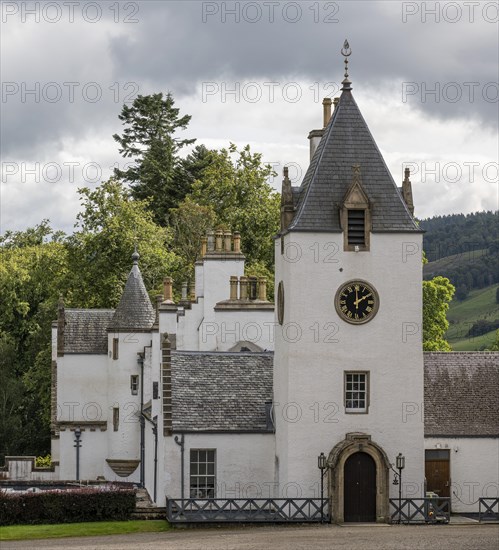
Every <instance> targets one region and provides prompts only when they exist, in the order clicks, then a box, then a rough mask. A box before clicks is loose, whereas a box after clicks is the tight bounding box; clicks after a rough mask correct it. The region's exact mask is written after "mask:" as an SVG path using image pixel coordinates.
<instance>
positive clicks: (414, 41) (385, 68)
mask: <svg viewBox="0 0 499 550" xmlns="http://www.w3.org/2000/svg"><path fill="white" fill-rule="evenodd" d="M272 4H275V3H272V2H263V3H260V6H265V5H267V7H266V8H265V9H264V8H263V7H261V9H260V11H258V9H257V3H256V2H183V3H177V2H167V3H161V4H160V3H157V2H145V3H141V12H140V23H139V24H137V25H136V27H135V28H134V29H133V32H131V33H130V34H129V35H128V36H126V37H118V38H115V39H113V40H112V41H111V52H112V56H113V60H114V62H115V68H116V71H117V74H119V75H121V77H122V78H124V77H125V76H127V77H130V76H131V77H132V78H134V79H136V80H138V81H140V80H142V79H147V80H149V81H151V80H152V81H156V82H158V84H162V85H163V86H166V87H168V89H170V90H172V91H173V92H174V93H176V94H177V95H179V94H189V93H192V91H193V88H194V83H195V82H196V81H198V82H199V81H220V80H223V79H226V80H227V82H228V84H230V83H233V82H235V81H238V80H242V79H246V80H247V79H263V78H264V79H269V80H273V81H279V80H281V81H282V80H283V79H289V78H291V77H296V76H298V77H302V78H304V79H309V80H311V81H318V80H319V81H325V82H329V81H338V80H341V78H342V69H343V66H342V58H341V56H340V54H339V50H340V48H341V46H342V44H343V40H344V38H345V37H348V39H349V41H350V44H351V46H352V48H353V51H354V53H353V55H352V57H351V76H352V79H353V80H354V84H355V85H356V86H357V87H358V86H362V85H364V86H367V85H371V86H374V87H376V86H377V85H378V84H379V83H381V82H383V81H386V80H388V79H390V80H392V81H393V82H394V86H397V87H398V88H399V92H400V97H401V101H405V102H407V103H408V104H410V105H411V106H413V107H416V108H419V109H422V110H423V111H426V112H428V114H431V115H433V116H438V117H443V118H458V117H462V116H471V117H480V118H481V119H482V121H483V122H486V123H488V124H495V123H496V119H497V106H498V103H497V81H498V35H497V27H496V25H495V24H494V21H495V20H496V19H495V18H496V16H497V11H494V9H493V6H492V8H491V9H489V10H488V11H486V12H483V11H482V9H483V8H482V6H478V8H477V7H476V6H475V7H474V8H473V6H468V7H466V6H464V5H463V6H462V7H461V8H459V9H460V10H461V12H459V11H458V10H457V9H454V11H452V9H451V8H452V6H451V5H450V4H456V2H453V3H446V2H439V3H437V4H438V6H439V9H440V13H438V14H436V15H434V16H432V15H431V13H429V9H430V7H429V6H430V5H431V4H432V3H431V2H426V3H423V4H427V5H428V7H427V8H425V9H426V10H427V11H428V13H426V12H425V13H423V8H422V7H420V6H419V7H418V5H416V3H415V2H393V1H385V2H281V3H280V4H279V6H277V7H276V6H273V9H274V11H273V16H272V17H273V21H272V22H271V21H270V17H271V16H270V13H271V5H272ZM465 4H466V3H465ZM467 4H473V3H467ZM489 4H494V3H489ZM224 5H225V8H224ZM286 6H287V8H286V9H285V7H286ZM446 6H447V7H446ZM297 7H298V8H299V10H300V11H298V8H297ZM472 8H473V9H472ZM459 14H461V15H460V17H459V21H456V22H453V21H454V20H455V19H456V18H457V17H458V16H459ZM237 17H238V18H239V22H236V18H237ZM258 17H260V19H259V20H257V19H258ZM437 17H438V19H439V21H438V22H436V21H435V19H436V18H437ZM327 18H330V19H336V20H338V22H337V23H333V22H330V23H327V22H325V19H327ZM294 19H296V22H294V23H292V22H290V21H292V20H294ZM252 20H254V21H255V22H253V23H251V22H249V21H252Z"/></svg>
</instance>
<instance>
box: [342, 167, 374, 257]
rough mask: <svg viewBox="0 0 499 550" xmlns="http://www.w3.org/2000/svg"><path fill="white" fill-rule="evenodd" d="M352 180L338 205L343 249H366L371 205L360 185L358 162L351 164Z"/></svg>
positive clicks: (368, 241) (357, 250) (358, 250)
mask: <svg viewBox="0 0 499 550" xmlns="http://www.w3.org/2000/svg"><path fill="white" fill-rule="evenodd" d="M352 171H353V180H352V183H351V184H350V186H349V187H348V189H347V191H346V193H345V196H344V197H343V201H342V203H341V206H340V224H341V228H342V230H343V250H345V251H351V252H360V251H368V250H369V243H370V235H371V207H370V202H369V197H368V195H367V193H366V191H365V189H364V187H363V185H362V180H361V173H360V164H354V165H353V166H352Z"/></svg>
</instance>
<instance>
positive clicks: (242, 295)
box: [239, 276, 248, 300]
mask: <svg viewBox="0 0 499 550" xmlns="http://www.w3.org/2000/svg"><path fill="white" fill-rule="evenodd" d="M239 299H240V300H247V299H248V277H244V276H243V277H239Z"/></svg>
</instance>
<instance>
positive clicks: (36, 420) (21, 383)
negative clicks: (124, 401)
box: [0, 221, 68, 455]
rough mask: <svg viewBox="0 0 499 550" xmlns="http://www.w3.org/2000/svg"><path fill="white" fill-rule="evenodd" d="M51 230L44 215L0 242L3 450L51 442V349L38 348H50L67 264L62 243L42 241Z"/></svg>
mask: <svg viewBox="0 0 499 550" xmlns="http://www.w3.org/2000/svg"><path fill="white" fill-rule="evenodd" d="M50 235H52V236H53V235H54V234H53V233H52V230H51V229H50V227H49V225H48V222H46V221H44V222H42V223H41V224H40V225H38V226H36V227H35V228H29V229H28V230H26V231H24V232H21V231H19V232H16V233H10V235H9V236H8V238H6V239H4V240H3V242H2V244H1V248H0V251H1V255H2V261H1V263H0V295H1V296H2V300H1V301H0V377H1V382H2V383H1V388H2V390H1V391H0V407H1V414H0V416H1V417H2V420H1V421H0V439H1V440H2V442H3V446H2V452H3V453H8V454H14V455H15V454H24V453H29V454H40V453H44V452H47V449H48V447H49V444H50V433H49V425H48V417H49V410H50V406H49V405H50V403H49V399H50V398H49V396H50V391H49V389H50V354H48V356H47V355H45V359H47V360H46V361H45V362H44V360H43V359H42V355H41V352H42V351H43V350H46V349H47V347H48V349H50V348H49V346H50V341H51V322H52V320H53V319H54V315H55V310H56V309H55V308H56V303H57V296H58V295H59V293H60V292H61V291H62V290H63V289H64V280H65V277H66V275H67V270H68V255H67V250H66V247H65V243H64V242H57V239H56V241H54V240H52V242H47V238H48V237H49V236H50ZM42 363H43V366H42ZM38 375H39V376H38ZM42 381H43V382H42Z"/></svg>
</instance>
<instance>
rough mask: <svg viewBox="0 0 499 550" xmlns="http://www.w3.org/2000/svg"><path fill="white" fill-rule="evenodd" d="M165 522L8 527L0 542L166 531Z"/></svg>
mask: <svg viewBox="0 0 499 550" xmlns="http://www.w3.org/2000/svg"><path fill="white" fill-rule="evenodd" d="M169 529H170V525H169V524H168V522H167V521H166V520H162V519H159V520H148V521H145V520H137V521H94V522H89V523H57V524H54V525H10V526H8V527H0V541H5V540H28V539H53V538H62V537H86V536H99V535H125V534H128V533H151V532H162V531H168V530H169Z"/></svg>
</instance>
